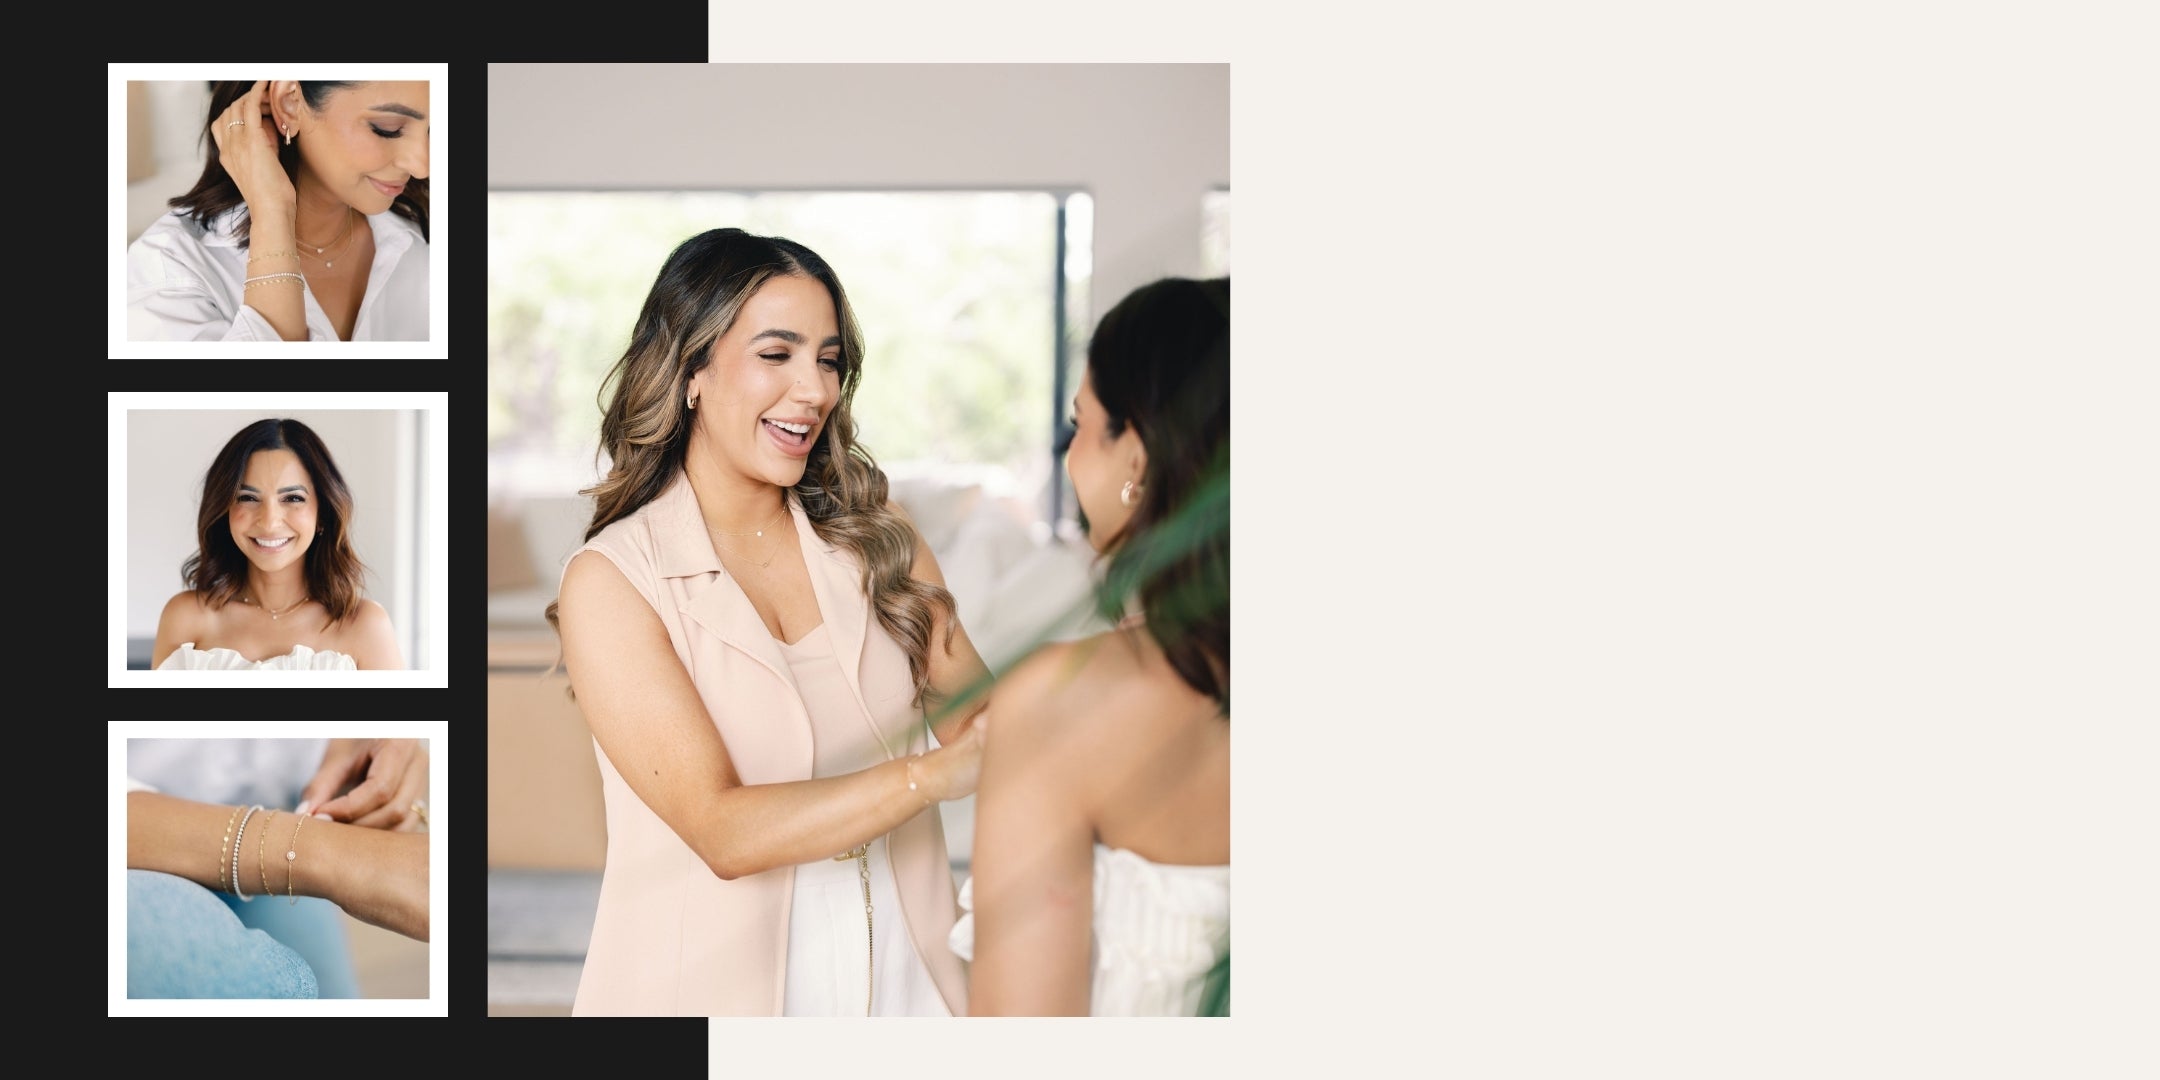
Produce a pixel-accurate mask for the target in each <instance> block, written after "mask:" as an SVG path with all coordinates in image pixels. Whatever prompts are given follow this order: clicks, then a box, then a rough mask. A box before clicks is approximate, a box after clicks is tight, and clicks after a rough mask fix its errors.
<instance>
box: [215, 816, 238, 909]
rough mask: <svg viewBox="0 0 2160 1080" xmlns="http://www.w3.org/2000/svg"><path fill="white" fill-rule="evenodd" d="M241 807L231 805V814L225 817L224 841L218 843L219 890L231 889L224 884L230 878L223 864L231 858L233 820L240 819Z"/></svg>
mask: <svg viewBox="0 0 2160 1080" xmlns="http://www.w3.org/2000/svg"><path fill="white" fill-rule="evenodd" d="M242 809H243V808H242V807H238V806H235V807H233V808H232V816H231V817H228V818H226V819H225V842H224V843H223V844H220V845H218V857H217V887H218V891H219V892H231V891H232V888H231V887H230V886H228V885H227V884H226V882H227V881H228V880H230V879H229V878H227V877H226V875H225V864H226V863H227V862H230V861H231V860H232V850H233V848H232V827H233V822H235V821H238V820H240V811H241V810H242Z"/></svg>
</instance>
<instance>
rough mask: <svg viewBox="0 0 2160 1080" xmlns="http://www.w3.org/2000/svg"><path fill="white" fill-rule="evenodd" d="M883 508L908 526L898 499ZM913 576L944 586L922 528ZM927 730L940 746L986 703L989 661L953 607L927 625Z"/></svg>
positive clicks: (955, 736) (917, 536)
mask: <svg viewBox="0 0 2160 1080" xmlns="http://www.w3.org/2000/svg"><path fill="white" fill-rule="evenodd" d="M885 508H886V509H887V510H891V511H892V512H893V513H896V514H899V515H900V516H901V517H902V518H903V519H905V520H907V522H908V524H909V525H910V526H912V525H913V524H914V519H913V518H909V517H908V513H907V511H906V510H905V509H903V508H901V506H900V504H899V503H895V502H888V503H886V504H885ZM908 573H909V576H911V577H913V578H914V579H915V580H917V581H926V582H929V583H930V584H932V585H936V586H938V587H939V588H944V587H945V572H944V571H943V570H941V569H939V567H938V561H937V556H935V555H933V554H931V553H930V545H929V543H927V542H926V541H924V540H923V537H922V533H921V532H919V531H918V532H917V533H916V534H915V565H914V567H913V568H912V569H910V570H909V571H908ZM947 628H950V629H951V630H952V643H951V644H950V646H948V645H947V644H946V641H945V631H946V630H947ZM929 655H930V699H929V701H928V702H927V707H928V712H929V714H930V730H931V732H932V733H933V734H935V735H936V736H937V740H938V743H939V745H949V744H951V743H955V742H958V741H960V739H961V737H962V735H963V733H965V732H966V730H967V727H968V725H969V724H971V723H973V722H974V720H975V717H977V716H978V715H980V714H981V713H982V710H983V706H985V705H988V704H989V703H990V680H991V675H990V666H989V665H988V664H985V663H983V658H982V656H981V654H979V653H977V652H976V651H975V643H974V642H973V641H970V640H968V636H967V628H966V627H964V626H961V625H960V615H959V612H958V611H957V610H955V611H953V612H952V613H949V614H948V613H946V612H938V613H937V614H936V615H935V616H934V617H933V619H932V622H931V624H930V654H929Z"/></svg>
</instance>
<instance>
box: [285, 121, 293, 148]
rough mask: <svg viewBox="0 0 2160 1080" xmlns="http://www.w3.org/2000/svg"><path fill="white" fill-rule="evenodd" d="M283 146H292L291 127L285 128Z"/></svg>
mask: <svg viewBox="0 0 2160 1080" xmlns="http://www.w3.org/2000/svg"><path fill="white" fill-rule="evenodd" d="M285 145H287V146H291V145H292V127H291V126H290V125H288V126H287V127H286V128H285Z"/></svg>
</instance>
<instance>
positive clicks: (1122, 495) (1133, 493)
mask: <svg viewBox="0 0 2160 1080" xmlns="http://www.w3.org/2000/svg"><path fill="white" fill-rule="evenodd" d="M1139 498H1140V482H1139V481H1137V480H1127V481H1125V486H1124V487H1122V488H1119V489H1118V493H1117V501H1118V502H1120V503H1123V504H1125V505H1126V506H1131V505H1132V504H1133V503H1134V502H1136V501H1138V500H1139Z"/></svg>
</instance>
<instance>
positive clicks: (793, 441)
mask: <svg viewBox="0 0 2160 1080" xmlns="http://www.w3.org/2000/svg"><path fill="white" fill-rule="evenodd" d="M760 426H762V427H763V428H764V429H765V434H766V436H768V437H769V438H771V439H772V441H773V445H774V446H777V447H779V448H780V451H781V453H784V454H787V455H788V456H790V457H806V456H808V455H809V453H810V434H811V431H812V427H813V426H812V425H811V424H809V423H807V422H804V421H799V420H772V419H766V420H763V421H761V423H760Z"/></svg>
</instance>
